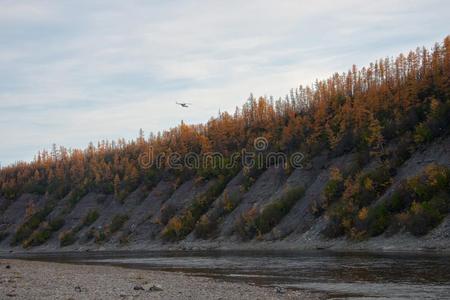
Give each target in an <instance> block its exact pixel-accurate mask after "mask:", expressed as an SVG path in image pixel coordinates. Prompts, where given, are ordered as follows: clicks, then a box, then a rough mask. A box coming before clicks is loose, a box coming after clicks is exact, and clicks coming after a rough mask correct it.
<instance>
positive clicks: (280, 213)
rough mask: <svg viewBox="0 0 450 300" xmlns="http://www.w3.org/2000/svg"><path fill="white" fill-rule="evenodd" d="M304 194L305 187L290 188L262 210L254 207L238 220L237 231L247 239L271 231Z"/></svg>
mask: <svg viewBox="0 0 450 300" xmlns="http://www.w3.org/2000/svg"><path fill="white" fill-rule="evenodd" d="M303 194H304V188H303V187H295V188H290V189H288V190H286V191H285V192H284V193H283V195H282V196H281V197H280V198H279V199H277V200H275V201H273V202H272V203H270V204H268V205H266V206H265V207H263V208H262V209H261V210H260V211H257V210H256V209H255V208H252V209H251V210H249V211H248V212H247V213H245V214H243V215H241V217H240V218H239V219H238V220H237V222H236V225H235V230H236V232H237V233H239V235H240V236H241V237H242V238H245V239H250V238H253V237H254V236H255V235H257V236H261V235H263V234H266V233H268V232H270V231H271V230H272V228H274V227H275V226H276V225H277V224H278V223H279V222H280V221H281V219H282V218H283V217H284V216H285V215H287V214H288V213H289V211H290V210H291V208H292V207H293V206H294V204H295V203H296V202H297V201H298V200H299V199H300V198H301V197H303Z"/></svg>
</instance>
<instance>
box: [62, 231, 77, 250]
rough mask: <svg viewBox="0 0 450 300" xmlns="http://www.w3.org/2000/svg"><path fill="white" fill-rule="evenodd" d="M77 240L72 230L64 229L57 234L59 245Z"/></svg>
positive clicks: (67, 244)
mask: <svg viewBox="0 0 450 300" xmlns="http://www.w3.org/2000/svg"><path fill="white" fill-rule="evenodd" d="M76 241H77V236H76V233H75V232H74V231H73V230H66V231H64V232H61V234H60V235H59V245H60V246H61V247H66V246H69V245H72V244H74V243H75V242H76Z"/></svg>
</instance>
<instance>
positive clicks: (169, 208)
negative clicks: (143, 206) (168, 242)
mask: <svg viewBox="0 0 450 300" xmlns="http://www.w3.org/2000/svg"><path fill="white" fill-rule="evenodd" d="M160 211H161V217H160V219H159V221H160V223H161V224H163V225H167V223H169V220H170V219H171V218H173V217H174V216H175V213H176V212H177V208H176V207H175V205H173V204H165V205H164V206H163V207H161V210H160Z"/></svg>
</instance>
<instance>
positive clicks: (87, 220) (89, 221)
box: [82, 209, 100, 226]
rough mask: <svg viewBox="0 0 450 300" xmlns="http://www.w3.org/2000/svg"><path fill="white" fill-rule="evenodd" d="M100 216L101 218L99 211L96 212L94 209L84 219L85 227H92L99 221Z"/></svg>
mask: <svg viewBox="0 0 450 300" xmlns="http://www.w3.org/2000/svg"><path fill="white" fill-rule="evenodd" d="M99 216H100V214H99V213H98V211H97V210H94V209H92V210H90V211H89V212H88V213H87V215H86V216H85V217H84V219H83V222H82V224H83V226H90V225H92V224H93V223H94V222H95V221H97V219H98V217H99Z"/></svg>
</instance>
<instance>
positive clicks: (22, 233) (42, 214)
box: [11, 201, 55, 246]
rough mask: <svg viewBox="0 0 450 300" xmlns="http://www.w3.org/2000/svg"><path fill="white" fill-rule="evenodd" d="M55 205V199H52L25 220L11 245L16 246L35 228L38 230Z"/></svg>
mask: <svg viewBox="0 0 450 300" xmlns="http://www.w3.org/2000/svg"><path fill="white" fill-rule="evenodd" d="M54 207H55V203H54V202H53V201H50V202H49V203H48V204H47V205H45V206H44V208H42V209H41V210H38V211H37V212H35V213H33V214H32V215H31V216H29V217H28V218H27V219H26V220H25V222H24V223H22V224H21V225H20V226H19V228H18V229H17V231H16V233H15V234H14V237H13V239H12V241H11V246H16V245H18V244H19V243H21V242H23V241H25V240H26V239H27V238H29V237H30V236H31V234H32V233H33V232H34V230H36V229H37V228H38V227H39V225H40V224H41V223H42V222H43V221H44V220H45V218H46V217H47V216H48V214H49V213H50V212H51V211H52V210H53V208H54Z"/></svg>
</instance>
